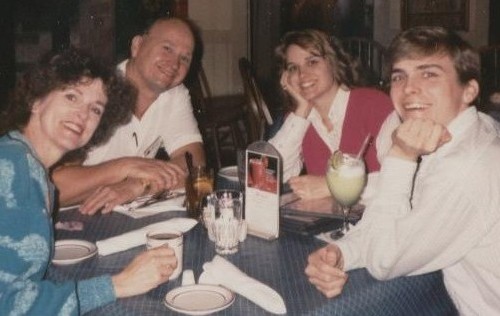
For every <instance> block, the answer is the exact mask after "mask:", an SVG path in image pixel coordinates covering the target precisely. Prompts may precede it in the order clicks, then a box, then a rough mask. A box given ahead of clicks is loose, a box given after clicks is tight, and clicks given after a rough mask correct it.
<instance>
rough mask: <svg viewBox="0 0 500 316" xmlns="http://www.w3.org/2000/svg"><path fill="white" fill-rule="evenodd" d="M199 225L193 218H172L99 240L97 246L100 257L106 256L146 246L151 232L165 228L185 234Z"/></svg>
mask: <svg viewBox="0 0 500 316" xmlns="http://www.w3.org/2000/svg"><path fill="white" fill-rule="evenodd" d="M197 223H198V221H196V220H194V219H192V218H172V219H169V220H166V221H163V222H159V223H154V224H151V225H148V226H145V227H142V228H139V229H136V230H133V231H130V232H128V233H124V234H121V235H118V236H115V237H111V238H108V239H103V240H99V241H97V242H96V245H97V249H98V251H99V255H101V256H106V255H110V254H113V253H116V252H120V251H124V250H128V249H130V248H134V247H137V246H140V245H144V244H146V233H147V232H148V231H150V230H155V229H162V228H165V229H176V230H179V231H181V232H183V233H185V232H187V231H189V230H190V229H191V228H193V227H194V226H195V225H196V224H197Z"/></svg>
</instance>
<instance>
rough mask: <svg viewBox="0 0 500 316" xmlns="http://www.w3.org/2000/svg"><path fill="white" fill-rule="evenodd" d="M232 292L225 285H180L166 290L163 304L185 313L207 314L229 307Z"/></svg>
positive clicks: (232, 296) (232, 298) (232, 295)
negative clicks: (168, 290)
mask: <svg viewBox="0 0 500 316" xmlns="http://www.w3.org/2000/svg"><path fill="white" fill-rule="evenodd" d="M233 302H234V293H233V292H231V291H230V290H228V289H226V288H225V287H222V286H218V285H209V284H194V285H187V286H181V287H177V288H175V289H173V290H172V291H170V292H168V293H167V295H166V296H165V301H164V303H165V306H167V307H168V308H170V309H172V310H174V311H176V312H179V313H184V314H187V315H208V314H211V313H215V312H218V311H221V310H223V309H225V308H227V307H229V306H230V305H231V304H232V303H233Z"/></svg>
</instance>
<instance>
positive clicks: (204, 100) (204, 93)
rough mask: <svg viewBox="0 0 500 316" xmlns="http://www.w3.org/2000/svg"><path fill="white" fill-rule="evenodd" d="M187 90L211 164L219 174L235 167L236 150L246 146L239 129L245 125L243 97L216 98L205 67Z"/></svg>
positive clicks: (201, 68)
mask: <svg viewBox="0 0 500 316" xmlns="http://www.w3.org/2000/svg"><path fill="white" fill-rule="evenodd" d="M188 88H189V92H190V95H191V102H192V104H193V111H194V113H195V116H196V119H197V121H198V127H199V128H200V132H201V134H202V136H203V141H204V147H205V153H206V156H207V160H208V164H209V165H211V166H212V167H213V168H214V169H216V170H218V169H220V168H221V167H223V166H225V165H230V164H235V163H236V150H237V149H238V148H243V147H244V146H245V141H244V136H243V131H242V130H241V127H240V123H241V125H243V124H244V123H243V120H244V113H243V107H244V102H245V98H244V96H243V95H227V96H213V95H212V92H211V90H210V85H209V84H208V80H207V77H206V75H205V71H204V70H203V67H200V70H199V72H198V76H196V78H194V80H191V82H190V83H189V85H188Z"/></svg>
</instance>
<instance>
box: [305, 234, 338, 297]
mask: <svg viewBox="0 0 500 316" xmlns="http://www.w3.org/2000/svg"><path fill="white" fill-rule="evenodd" d="M307 261H308V264H307V267H306V270H305V273H306V275H307V277H308V278H309V282H311V283H312V284H313V285H314V286H315V287H316V288H317V289H318V290H319V291H320V292H321V293H323V294H324V295H325V296H326V297H328V298H332V297H335V296H337V295H339V294H340V293H342V290H343V288H344V285H345V283H346V282H347V274H346V273H345V272H344V271H342V269H343V266H344V259H343V257H342V252H341V251H340V249H339V248H338V247H337V245H335V244H330V245H328V246H326V247H323V248H321V249H319V250H316V251H315V252H313V253H312V254H310V255H309V258H308V260H307Z"/></svg>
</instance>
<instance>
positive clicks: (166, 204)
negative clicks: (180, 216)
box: [113, 195, 186, 218]
mask: <svg viewBox="0 0 500 316" xmlns="http://www.w3.org/2000/svg"><path fill="white" fill-rule="evenodd" d="M184 199H185V196H184V195H181V196H179V197H176V198H172V199H168V200H165V201H161V202H156V203H154V204H151V205H148V206H145V207H140V208H134V207H135V205H138V204H139V203H142V202H144V201H143V200H142V199H137V200H135V201H132V202H130V203H126V204H122V205H117V206H115V207H114V208H113V211H115V212H118V213H121V214H123V215H127V216H130V217H132V218H142V217H146V216H151V215H155V214H158V213H161V212H168V211H185V210H186V207H184V206H183V205H182V204H183V203H184ZM131 208H134V209H133V210H130V209H131Z"/></svg>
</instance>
